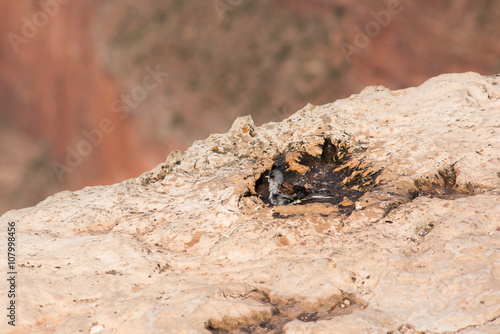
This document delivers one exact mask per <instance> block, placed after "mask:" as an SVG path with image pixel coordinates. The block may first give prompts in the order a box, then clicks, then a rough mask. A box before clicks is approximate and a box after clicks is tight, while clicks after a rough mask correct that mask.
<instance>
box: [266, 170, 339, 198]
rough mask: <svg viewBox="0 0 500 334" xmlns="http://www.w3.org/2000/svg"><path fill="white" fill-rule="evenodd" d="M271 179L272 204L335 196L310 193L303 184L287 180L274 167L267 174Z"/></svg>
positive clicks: (270, 193) (270, 196)
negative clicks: (291, 182)
mask: <svg viewBox="0 0 500 334" xmlns="http://www.w3.org/2000/svg"><path fill="white" fill-rule="evenodd" d="M266 178H267V180H268V181H269V202H271V204H272V205H288V204H297V203H300V202H302V201H305V200H311V199H329V198H333V196H331V195H328V194H309V193H308V192H307V190H306V188H304V187H303V186H299V185H295V184H290V183H287V182H285V178H284V177H283V174H282V173H281V172H280V171H279V170H277V169H273V170H271V171H270V172H269V175H266Z"/></svg>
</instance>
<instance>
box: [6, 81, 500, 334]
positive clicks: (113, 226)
mask: <svg viewBox="0 0 500 334" xmlns="http://www.w3.org/2000/svg"><path fill="white" fill-rule="evenodd" d="M499 82H500V78H499V77H498V76H493V77H483V76H480V75H479V74H476V73H464V74H446V75H441V76H438V77H435V78H432V79H430V80H428V81H427V82H425V83H424V84H423V85H421V86H420V87H416V88H408V89H405V90H398V91H391V90H388V89H386V88H384V87H368V88H366V89H365V90H364V91H363V92H361V93H360V94H358V95H353V96H351V97H350V98H347V99H344V100H338V101H336V102H334V103H331V104H327V105H324V106H313V105H308V106H306V107H305V108H304V109H302V110H300V111H298V112H297V113H295V114H294V115H293V116H291V117H290V118H288V119H286V120H284V121H282V122H281V123H267V124H264V125H263V126H261V127H256V126H255V125H254V124H253V121H252V120H251V119H250V118H249V117H242V118H238V119H237V120H236V121H235V122H234V124H233V126H232V127H231V129H230V130H229V132H228V133H226V134H214V135H211V136H210V137H209V138H208V139H206V140H204V141H198V142H195V143H194V144H193V146H192V147H191V148H189V149H188V150H187V151H185V152H174V153H172V154H170V156H169V157H168V158H167V160H166V162H165V163H163V164H161V165H159V166H158V167H156V168H155V169H154V170H152V171H150V172H147V173H144V174H143V175H141V176H140V177H139V178H136V179H131V180H127V181H124V182H122V183H119V184H114V185H111V186H98V187H88V188H84V189H82V190H80V191H76V192H68V191H66V192H61V193H59V194H56V195H54V196H52V197H49V198H47V199H46V200H45V201H43V202H41V203H39V204H38V205H37V206H35V207H32V208H26V209H22V210H15V211H10V212H8V213H6V214H4V215H3V216H2V217H1V218H0V223H1V226H2V229H3V230H4V231H5V230H6V225H7V222H10V221H14V222H16V227H17V271H18V275H17V293H18V296H17V305H18V313H17V314H18V319H17V320H18V323H17V326H16V328H15V331H14V333H27V332H36V333H53V332H57V333H65V332H68V333H69V332H71V333H78V332H83V333H89V332H90V331H92V332H98V331H100V332H102V333H209V331H212V332H217V333H222V332H224V331H230V332H236V333H238V332H241V333H244V332H246V333H249V332H254V333H266V332H276V333H277V332H280V331H281V332H285V333H387V332H392V333H413V332H419V331H420V332H426V333H448V332H451V333H455V332H459V333H498V332H500V318H499V316H500V252H499V251H500V200H499V198H500V196H499V195H500V87H499V86H498V83H499ZM325 138H330V139H332V141H334V142H337V143H339V142H341V143H343V144H345V145H347V146H349V147H350V150H351V152H352V156H351V158H350V159H351V160H350V162H348V163H352V162H353V161H359V162H360V163H362V164H364V165H365V166H369V168H370V169H371V170H376V171H380V172H379V174H378V177H377V183H376V184H375V185H374V186H372V187H371V188H370V189H369V191H368V192H366V193H365V194H364V195H363V196H362V197H361V198H359V199H357V200H356V201H355V203H354V205H355V209H354V211H353V212H352V214H350V215H347V214H344V213H341V212H340V211H339V209H338V205H333V204H331V203H310V204H304V205H295V206H286V207H272V206H269V205H267V204H265V203H264V202H263V201H262V198H260V197H259V196H258V194H257V193H256V190H255V189H256V187H255V185H256V183H257V182H258V180H259V179H261V178H262V175H263V173H265V172H266V171H267V170H269V169H270V168H271V166H272V165H273V164H275V163H276V161H275V160H273V159H275V158H276V157H277V156H279V155H280V154H285V153H287V152H306V153H308V154H310V155H311V156H314V155H319V154H321V153H322V152H321V144H323V143H324V141H325ZM290 165H291V164H290ZM346 200H347V201H349V199H344V201H346ZM1 247H2V248H3V249H5V247H6V242H5V239H4V238H2V246H1ZM5 253H6V252H2V259H1V261H2V263H6V262H7V260H6V258H5ZM4 271H6V270H4ZM0 288H1V290H2V291H6V290H8V288H7V282H6V281H5V280H1V283H0ZM2 296H3V299H2V300H4V302H3V303H2V305H7V304H6V303H7V300H6V294H2ZM0 326H1V327H0V332H6V331H9V330H12V327H10V326H8V325H7V324H6V321H5V319H4V320H2V322H1V323H0Z"/></svg>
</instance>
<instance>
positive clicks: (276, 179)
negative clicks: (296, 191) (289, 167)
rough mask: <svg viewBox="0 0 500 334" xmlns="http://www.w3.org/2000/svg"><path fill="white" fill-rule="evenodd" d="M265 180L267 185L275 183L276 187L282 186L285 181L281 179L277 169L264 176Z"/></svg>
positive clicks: (281, 175) (281, 176)
mask: <svg viewBox="0 0 500 334" xmlns="http://www.w3.org/2000/svg"><path fill="white" fill-rule="evenodd" d="M266 178H267V180H268V181H269V183H275V184H277V185H281V184H283V181H284V180H285V179H284V178H283V174H282V173H281V172H280V171H279V170H277V169H273V170H272V171H270V172H269V174H268V175H266Z"/></svg>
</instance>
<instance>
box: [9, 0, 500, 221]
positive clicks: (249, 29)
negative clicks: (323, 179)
mask: <svg viewBox="0 0 500 334" xmlns="http://www.w3.org/2000/svg"><path fill="white" fill-rule="evenodd" d="M0 16H1V19H0V33H1V36H2V38H1V40H0V214H2V213H4V212H5V211H7V210H9V209H14V208H21V207H25V206H31V205H34V204H36V203H37V202H39V201H41V200H43V199H44V198H46V197H47V196H48V195H51V194H53V193H55V192H58V191H61V190H65V189H69V190H76V189H80V188H82V187H84V186H89V185H98V184H111V183H115V182H119V181H122V180H125V179H127V178H131V177H136V176H138V175H139V174H141V173H142V172H144V171H147V170H150V169H151V168H153V167H154V166H156V165H157V164H158V163H160V162H162V161H164V160H165V158H166V157H167V155H168V154H169V152H171V151H172V150H184V149H186V148H188V147H189V146H190V145H191V144H192V142H193V141H194V140H197V139H204V138H206V137H207V136H208V135H209V134H210V133H214V132H219V133H220V132H226V131H227V130H228V129H229V127H230V125H231V124H232V122H233V120H234V119H235V118H236V117H237V116H242V115H248V114H250V115H252V117H253V119H254V120H255V122H256V123H257V124H258V125H260V124H262V123H265V122H269V121H281V120H282V119H284V118H286V117H288V116H289V115H291V114H292V113H294V112H295V111H297V110H298V109H300V108H302V107H304V106H305V105H306V104H307V103H312V104H316V105H320V104H325V103H328V102H333V101H334V100H336V99H338V98H344V97H348V96H349V95H350V94H353V93H359V92H360V91H361V90H362V89H363V88H364V87H366V86H368V85H384V86H386V87H389V88H391V89H399V88H406V87H410V86H417V85H420V84H421V83H422V82H424V81H425V80H426V79H428V78H430V77H433V76H435V75H438V74H441V73H449V72H465V71H475V72H479V73H481V74H484V75H489V74H496V73H499V72H500V58H499V56H500V43H499V42H498V41H499V40H500V38H499V37H500V36H499V35H500V2H495V1H493V0H485V1H477V0H454V1H451V0H449V1H431V0H427V1H409V0H399V1H397V0H390V1H382V0H378V1H374V0H359V1H348V0H329V1H327V0H286V1H285V0H269V1H262V0H261V1H259V0H208V1H189V0H163V1H153V0H150V1H136V0H120V1H118V0H107V1H90V0H89V1H86V0H23V1H8V0H2V13H1V14H0Z"/></svg>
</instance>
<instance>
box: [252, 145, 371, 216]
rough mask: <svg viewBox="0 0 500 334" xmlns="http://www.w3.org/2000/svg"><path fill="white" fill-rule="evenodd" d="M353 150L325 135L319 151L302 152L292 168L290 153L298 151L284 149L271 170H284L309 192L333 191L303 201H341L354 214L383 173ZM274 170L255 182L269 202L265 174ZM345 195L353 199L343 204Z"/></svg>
mask: <svg viewBox="0 0 500 334" xmlns="http://www.w3.org/2000/svg"><path fill="white" fill-rule="evenodd" d="M352 151H353V150H352V148H351V147H350V146H348V145H347V144H346V143H344V142H342V141H340V140H335V141H332V140H331V139H330V138H325V140H324V142H323V144H321V153H320V154H319V155H312V154H310V153H307V152H298V154H297V156H298V157H297V159H296V163H295V166H294V168H291V166H290V159H289V160H288V161H287V155H289V154H290V153H292V154H293V153H294V152H293V151H287V152H283V153H281V154H279V155H278V156H277V157H276V158H275V159H274V164H273V166H272V168H271V169H270V170H272V169H278V170H280V171H281V172H282V173H283V176H284V177H285V181H286V182H288V183H291V184H297V185H301V186H304V187H305V188H306V189H307V191H308V192H309V193H312V194H328V195H329V198H328V199H314V200H309V201H303V202H301V203H299V205H300V204H307V203H311V202H326V203H330V204H333V205H337V206H338V207H339V212H341V213H342V214H345V215H350V214H351V213H352V212H353V211H354V203H355V202H356V200H358V199H359V198H360V197H361V196H363V194H364V193H366V192H367V191H369V190H370V189H372V188H373V187H374V186H376V185H377V177H378V175H380V173H381V170H375V169H373V168H372V167H371V165H370V164H368V163H366V162H364V161H362V160H358V159H356V158H355V157H354V156H353V154H352ZM297 166H298V167H300V168H297ZM298 169H303V170H304V172H303V173H301V172H299V171H297V170H298ZM270 170H267V171H265V172H264V173H262V175H260V177H259V178H258V179H257V181H256V183H255V192H256V193H257V195H258V196H259V197H260V198H261V200H262V201H263V202H264V203H266V204H269V199H268V198H269V191H268V187H269V183H268V182H267V179H266V178H265V176H266V175H268V173H269V172H270ZM330 195H331V196H330ZM345 198H347V199H348V200H349V201H350V202H352V203H351V204H349V205H345V204H342V205H341V203H345V201H344V199H345Z"/></svg>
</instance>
